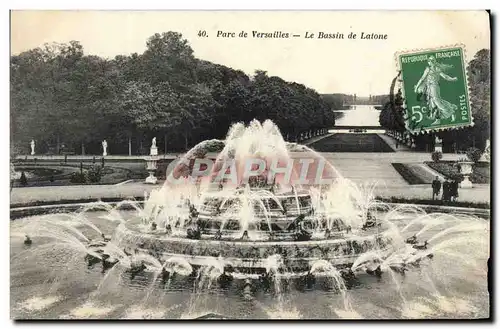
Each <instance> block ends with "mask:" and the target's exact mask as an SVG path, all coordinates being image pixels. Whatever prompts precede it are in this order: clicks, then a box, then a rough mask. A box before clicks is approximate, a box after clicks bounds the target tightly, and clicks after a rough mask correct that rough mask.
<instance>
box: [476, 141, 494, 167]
mask: <svg viewBox="0 0 500 329" xmlns="http://www.w3.org/2000/svg"><path fill="white" fill-rule="evenodd" d="M490 157H491V145H490V140H489V139H487V140H486V147H485V148H484V152H483V155H482V156H481V159H479V161H484V162H490Z"/></svg>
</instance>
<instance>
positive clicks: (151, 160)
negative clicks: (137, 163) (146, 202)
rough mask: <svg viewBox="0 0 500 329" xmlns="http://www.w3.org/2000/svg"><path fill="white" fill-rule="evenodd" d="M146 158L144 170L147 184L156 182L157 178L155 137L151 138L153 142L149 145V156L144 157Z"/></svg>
mask: <svg viewBox="0 0 500 329" xmlns="http://www.w3.org/2000/svg"><path fill="white" fill-rule="evenodd" d="M144 160H146V170H147V171H148V173H149V176H148V177H147V178H146V183H147V184H157V183H158V178H156V176H155V173H156V169H158V160H159V159H158V148H157V147H156V138H153V143H152V145H151V148H150V151H149V156H147V157H145V158H144Z"/></svg>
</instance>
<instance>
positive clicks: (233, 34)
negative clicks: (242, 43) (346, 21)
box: [217, 31, 387, 40]
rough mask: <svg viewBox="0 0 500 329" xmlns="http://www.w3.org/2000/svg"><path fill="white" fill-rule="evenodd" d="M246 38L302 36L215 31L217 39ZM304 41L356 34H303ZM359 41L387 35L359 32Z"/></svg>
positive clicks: (351, 36) (356, 37)
mask: <svg viewBox="0 0 500 329" xmlns="http://www.w3.org/2000/svg"><path fill="white" fill-rule="evenodd" d="M248 36H250V37H252V38H257V39H259V38H260V39H288V38H291V37H301V36H302V34H292V33H288V32H282V31H274V32H260V31H252V33H247V32H245V31H242V32H240V33H238V34H237V33H236V32H229V31H217V38H236V37H240V38H247V37H248ZM303 36H304V38H306V39H312V38H314V39H358V35H357V33H352V32H350V33H349V34H348V35H347V37H346V35H345V33H340V32H334V33H325V32H317V33H312V32H305V34H304V35H303ZM359 39H365V40H386V39H387V34H380V33H365V32H361V35H359Z"/></svg>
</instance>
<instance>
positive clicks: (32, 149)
mask: <svg viewBox="0 0 500 329" xmlns="http://www.w3.org/2000/svg"><path fill="white" fill-rule="evenodd" d="M30 145H31V155H35V140H33V139H32V140H31V143H30Z"/></svg>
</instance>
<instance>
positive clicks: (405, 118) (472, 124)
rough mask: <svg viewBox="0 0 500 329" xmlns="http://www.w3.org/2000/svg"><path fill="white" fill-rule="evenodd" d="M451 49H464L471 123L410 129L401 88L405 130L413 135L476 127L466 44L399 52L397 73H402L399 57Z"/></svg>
mask: <svg viewBox="0 0 500 329" xmlns="http://www.w3.org/2000/svg"><path fill="white" fill-rule="evenodd" d="M450 48H461V49H462V61H463V63H462V64H463V70H464V79H465V84H466V88H467V101H468V103H469V104H468V105H469V111H470V120H469V121H470V123H468V124H462V125H459V126H444V127H439V128H430V129H429V128H427V129H420V130H412V129H411V128H410V127H409V118H408V111H407V107H406V98H405V90H404V87H403V88H401V94H402V96H403V99H404V100H405V102H404V104H403V108H404V121H405V128H406V130H408V131H409V132H410V133H411V134H414V135H419V134H420V135H424V134H432V133H436V132H440V131H448V130H460V129H465V128H469V127H472V126H474V116H473V115H472V100H471V89H470V84H469V71H468V70H467V65H468V61H467V60H468V59H469V58H468V56H467V48H466V47H465V44H463V43H456V44H452V45H446V46H438V47H429V48H415V49H410V50H402V51H398V52H396V53H395V54H394V60H395V62H396V68H397V71H398V72H399V71H402V69H401V65H400V62H399V56H401V55H407V54H412V53H417V54H418V53H424V52H429V51H439V50H445V49H450ZM398 82H400V83H401V84H403V72H401V77H400V78H399V79H398Z"/></svg>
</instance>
